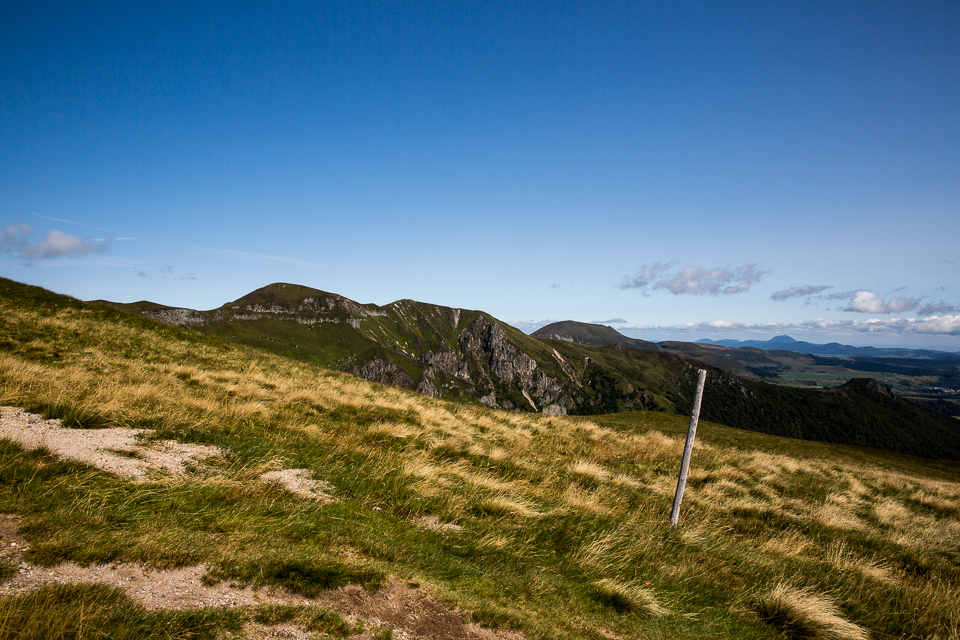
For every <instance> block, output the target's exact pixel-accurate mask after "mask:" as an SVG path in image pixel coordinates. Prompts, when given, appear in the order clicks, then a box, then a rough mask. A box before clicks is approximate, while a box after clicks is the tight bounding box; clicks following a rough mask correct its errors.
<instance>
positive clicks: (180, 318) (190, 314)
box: [140, 308, 222, 327]
mask: <svg viewBox="0 0 960 640" xmlns="http://www.w3.org/2000/svg"><path fill="white" fill-rule="evenodd" d="M140 313H141V314H142V315H144V316H146V317H148V318H150V319H152V320H157V321H159V322H162V323H164V324H172V325H174V326H177V327H200V326H203V325H205V324H210V323H211V322H216V321H217V320H219V319H220V318H222V314H220V313H219V312H214V314H213V315H214V316H218V315H219V317H216V318H212V317H211V318H208V317H207V316H206V315H204V314H203V313H201V312H200V311H194V310H193V309H183V308H170V309H150V310H148V311H141V312H140Z"/></svg>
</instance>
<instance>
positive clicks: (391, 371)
mask: <svg viewBox="0 0 960 640" xmlns="http://www.w3.org/2000/svg"><path fill="white" fill-rule="evenodd" d="M360 377H361V378H363V379H364V380H372V381H373V382H379V383H381V384H390V385H393V386H395V387H403V388H404V389H412V388H413V378H411V377H410V374H408V373H407V372H406V371H404V370H403V369H401V368H400V367H398V366H397V365H396V364H394V363H393V362H390V361H389V360H384V359H383V357H382V356H381V355H380V354H379V353H378V354H377V355H376V357H374V359H373V360H371V361H369V362H367V363H366V364H364V365H363V366H362V367H360ZM418 391H419V389H418ZM427 395H430V394H427Z"/></svg>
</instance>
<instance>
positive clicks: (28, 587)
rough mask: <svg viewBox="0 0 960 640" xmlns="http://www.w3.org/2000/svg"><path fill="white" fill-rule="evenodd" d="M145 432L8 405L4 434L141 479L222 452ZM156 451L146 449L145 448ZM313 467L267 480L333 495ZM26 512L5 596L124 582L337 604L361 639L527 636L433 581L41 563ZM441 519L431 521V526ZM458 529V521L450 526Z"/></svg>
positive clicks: (6, 545)
mask: <svg viewBox="0 0 960 640" xmlns="http://www.w3.org/2000/svg"><path fill="white" fill-rule="evenodd" d="M142 433H143V432H142V431H140V430H136V429H88V430H84V429H65V428H64V427H63V426H61V425H60V423H59V421H58V420H43V418H42V417H40V416H37V415H34V414H29V413H25V412H24V411H21V410H20V409H15V408H12V407H0V438H5V439H9V440H13V441H14V442H17V443H19V444H20V445H21V446H24V447H26V448H36V447H39V446H44V447H46V448H47V449H49V450H50V451H51V452H52V453H54V454H55V455H57V456H59V457H63V458H70V459H74V460H78V461H81V462H85V463H87V464H91V465H93V466H96V467H98V468H100V469H103V470H105V471H108V472H110V473H115V474H117V475H120V476H122V477H125V478H128V479H130V480H132V481H134V482H143V481H146V480H149V479H150V478H152V477H155V476H156V474H157V473H172V474H178V473H183V469H184V466H183V465H184V464H190V463H196V462H199V461H201V460H203V459H204V458H205V457H209V456H211V455H216V454H217V453H218V452H219V451H218V450H216V448H215V447H203V446H200V445H185V444H183V443H178V442H175V441H167V442H164V443H161V444H159V445H158V444H157V443H152V444H151V445H146V446H145V445H144V444H142V443H141V441H140V436H141V434H142ZM145 449H146V450H148V451H152V452H154V453H155V454H156V455H153V454H148V453H144V452H143V450H145ZM308 473H309V472H308V470H302V469H291V470H284V471H282V472H274V473H272V474H271V475H269V476H268V477H265V478H263V480H264V481H272V482H281V483H283V484H284V485H285V486H286V487H287V488H288V490H290V491H291V492H293V493H296V494H297V495H301V496H302V497H304V498H305V499H315V500H322V501H327V500H330V499H331V498H330V496H329V495H328V494H327V491H330V490H332V487H330V486H329V485H326V484H324V483H321V482H318V481H313V480H309V479H308ZM19 523H20V518H19V516H17V515H14V514H0V560H3V561H6V562H9V563H11V564H13V565H14V566H16V567H17V572H16V573H15V574H14V575H13V576H12V577H10V578H8V579H7V580H4V581H3V582H0V598H4V597H10V596H17V595H22V594H24V593H29V592H30V591H33V590H34V589H37V588H39V587H41V586H43V585H48V584H60V583H78V582H87V583H89V582H93V583H103V584H109V585H113V586H117V587H120V588H121V589H123V590H124V591H125V592H126V593H127V594H128V595H129V596H130V597H131V598H132V599H133V600H135V601H137V602H140V603H141V604H143V606H145V607H147V608H148V609H194V608H203V607H247V606H256V605H259V604H289V605H306V606H327V607H330V608H332V609H335V610H336V611H338V612H340V613H341V614H342V615H344V616H346V617H347V619H348V620H350V621H351V622H352V623H354V624H356V623H357V622H358V621H362V622H363V623H364V627H365V628H366V629H368V630H369V631H367V632H365V633H363V634H360V635H356V636H351V637H352V638H355V639H357V640H370V639H372V638H373V637H374V631H375V630H377V629H383V628H387V629H391V630H392V631H393V638H394V639H395V640H421V639H422V640H446V639H450V640H523V639H524V637H525V636H523V634H520V633H517V632H513V631H507V630H496V631H494V630H490V629H485V628H482V627H480V626H478V625H474V624H468V623H466V622H464V620H463V616H462V615H461V614H460V613H459V612H457V611H454V610H451V609H449V608H448V607H446V606H444V605H443V604H442V603H440V602H439V601H438V600H436V599H435V598H433V597H432V596H431V595H430V593H429V591H428V590H427V588H425V587H422V586H416V587H415V586H413V585H411V584H409V583H407V582H406V581H404V580H400V579H397V578H393V579H391V580H390V581H389V582H388V583H387V584H386V585H385V586H384V587H383V588H381V589H380V590H378V591H376V592H371V591H367V590H366V589H364V588H363V587H360V586H356V585H350V586H346V587H342V588H340V589H335V590H331V591H328V592H326V593H323V594H321V595H320V596H318V597H316V598H304V597H303V596H299V595H297V594H293V593H290V592H288V591H285V590H282V589H252V588H250V587H240V586H236V585H233V584H232V583H230V582H229V581H227V582H221V583H219V584H216V585H212V586H211V585H207V584H204V582H203V580H202V578H203V575H204V574H205V573H206V567H205V566H203V565H197V566H192V567H182V568H178V569H170V570H155V569H150V568H148V567H145V566H143V565H140V564H137V563H114V564H107V565H95V566H89V567H82V566H79V565H76V564H73V563H63V564H59V565H56V566H54V567H41V566H38V565H34V564H31V563H29V562H27V561H26V560H25V557H26V556H25V554H26V552H27V550H28V549H29V542H28V541H27V540H26V539H25V538H24V537H23V536H21V535H20V533H19V532H18V526H19ZM429 525H433V526H441V525H439V524H438V523H433V522H430V523H429V524H428V525H426V526H429ZM449 526H453V525H449ZM241 637H245V638H250V639H251V640H261V639H266V638H291V639H294V640H300V639H302V640H307V639H309V638H310V637H311V634H309V633H307V632H305V631H304V630H303V629H302V628H300V627H298V626H296V625H292V624H283V625H273V626H266V625H261V624H255V623H251V624H249V625H247V627H246V628H245V630H244V634H243V636H241Z"/></svg>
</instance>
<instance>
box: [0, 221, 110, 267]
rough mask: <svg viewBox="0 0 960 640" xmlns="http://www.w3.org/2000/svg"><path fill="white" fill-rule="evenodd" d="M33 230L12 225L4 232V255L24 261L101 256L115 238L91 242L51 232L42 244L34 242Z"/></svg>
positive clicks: (1, 249) (1, 235) (0, 248)
mask: <svg viewBox="0 0 960 640" xmlns="http://www.w3.org/2000/svg"><path fill="white" fill-rule="evenodd" d="M32 235H33V228H32V227H31V226H30V225H28V224H10V225H7V226H6V227H5V228H4V229H3V231H2V232H0V252H2V253H10V254H13V255H15V256H17V257H18V258H20V259H21V260H24V261H26V262H31V261H33V260H36V259H45V258H65V257H78V256H85V255H88V254H91V253H101V252H104V251H106V250H107V249H108V248H109V247H110V242H111V240H112V238H103V239H99V240H91V239H90V238H84V237H81V236H75V235H73V234H71V233H64V232H63V231H58V230H56V229H55V230H53V231H48V232H47V233H46V235H45V236H44V237H43V239H42V240H39V241H35V240H32V239H31V236H32Z"/></svg>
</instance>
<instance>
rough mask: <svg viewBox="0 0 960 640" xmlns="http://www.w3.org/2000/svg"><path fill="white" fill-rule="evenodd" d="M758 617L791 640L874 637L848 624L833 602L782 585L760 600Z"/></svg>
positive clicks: (810, 590)
mask: <svg viewBox="0 0 960 640" xmlns="http://www.w3.org/2000/svg"><path fill="white" fill-rule="evenodd" d="M755 608H756V611H757V613H758V614H759V615H760V617H762V618H763V619H764V620H766V621H767V622H769V623H770V624H772V625H774V626H775V627H777V628H778V629H781V630H782V631H783V632H784V633H786V634H787V635H788V636H789V637H791V638H798V639H800V638H809V639H810V640H868V639H869V638H870V634H869V633H867V631H866V630H865V629H864V628H863V627H860V626H858V625H855V624H853V623H852V622H850V621H848V620H846V619H845V618H844V617H843V615H842V612H841V611H840V608H839V607H837V605H836V603H834V602H833V601H832V600H831V599H829V598H827V597H826V596H823V595H820V594H817V593H816V592H814V591H813V590H812V589H797V588H794V587H791V586H789V585H786V584H782V583H781V584H778V585H776V586H775V587H773V588H772V589H770V590H769V591H767V592H766V593H764V594H762V595H761V596H760V597H758V598H757V600H756V603H755Z"/></svg>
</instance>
